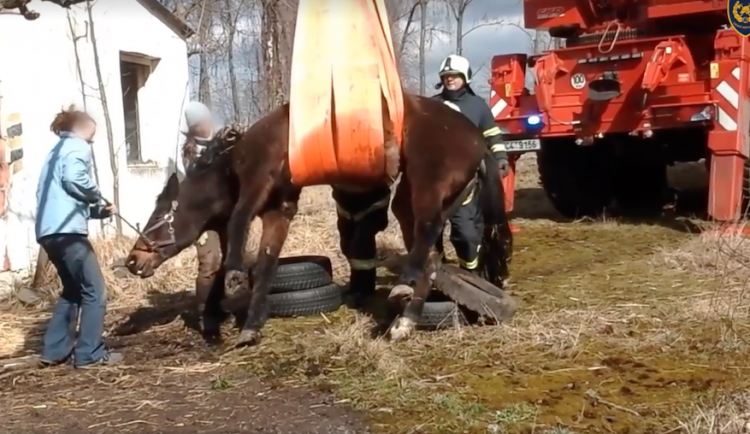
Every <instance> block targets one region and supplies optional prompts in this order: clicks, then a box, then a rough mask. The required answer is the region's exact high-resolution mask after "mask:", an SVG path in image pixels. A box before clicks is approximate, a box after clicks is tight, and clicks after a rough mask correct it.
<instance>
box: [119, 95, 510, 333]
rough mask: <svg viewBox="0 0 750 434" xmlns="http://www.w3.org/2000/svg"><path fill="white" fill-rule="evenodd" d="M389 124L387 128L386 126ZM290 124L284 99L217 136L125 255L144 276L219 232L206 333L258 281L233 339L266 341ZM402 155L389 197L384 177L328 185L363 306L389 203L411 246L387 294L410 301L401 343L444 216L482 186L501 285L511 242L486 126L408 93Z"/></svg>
mask: <svg viewBox="0 0 750 434" xmlns="http://www.w3.org/2000/svg"><path fill="white" fill-rule="evenodd" d="M384 119H388V117H387V116H384ZM385 123H386V121H384V130H385V131H388V129H387V128H388V127H390V125H385ZM288 131H289V106H288V104H285V105H283V106H281V107H279V108H278V109H276V110H274V111H273V112H271V113H270V114H268V115H267V116H265V117H264V118H262V119H261V120H259V121H258V122H256V123H255V124H253V125H252V126H251V127H250V128H248V129H247V130H245V131H243V132H238V131H233V130H231V129H230V131H228V132H227V131H224V132H223V133H221V136H222V137H217V138H215V140H214V144H212V145H211V146H209V147H208V148H207V150H206V151H205V153H204V154H203V155H202V156H201V157H200V158H199V161H198V162H197V163H196V168H195V169H194V170H192V171H190V172H189V173H188V174H187V176H186V178H185V180H184V181H183V182H182V184H180V183H179V182H178V181H177V179H176V177H172V178H171V179H170V180H169V181H168V183H167V185H166V186H165V188H164V191H163V192H162V193H161V194H160V195H159V197H158V198H157V200H156V206H155V209H154V211H153V213H152V215H151V217H150V218H149V220H148V222H147V224H146V226H145V230H144V231H143V234H142V236H140V237H139V238H138V239H137V240H136V242H135V244H134V246H133V248H132V250H131V252H130V254H129V255H128V258H127V260H126V266H127V268H128V269H129V270H130V272H131V273H133V274H136V275H139V276H141V277H144V278H145V277H148V276H150V275H153V273H154V270H155V269H156V268H157V267H158V266H159V265H160V264H162V263H163V262H164V261H165V260H167V259H168V258H171V257H173V256H175V255H177V254H178V253H179V252H180V251H181V250H183V249H185V248H186V247H188V246H190V245H191V244H192V243H194V242H195V241H196V240H197V239H198V237H199V236H200V234H201V233H202V232H203V231H205V230H209V229H210V230H215V231H217V232H218V233H219V237H220V239H221V242H222V254H223V258H224V261H223V262H224V263H223V267H224V269H223V270H222V272H221V273H220V275H219V276H218V278H217V281H216V283H215V284H214V286H213V287H212V290H211V293H210V294H209V295H208V296H207V297H206V299H205V306H204V308H203V312H202V316H203V324H204V333H207V334H211V333H216V332H217V329H218V327H220V325H221V321H222V318H223V315H225V310H223V309H222V307H221V306H222V302H221V300H222V299H223V298H224V297H225V296H226V295H227V293H228V295H230V296H235V295H236V293H237V292H238V291H239V292H242V293H244V292H247V291H248V290H250V288H249V286H251V285H252V288H251V297H250V303H249V307H248V310H247V319H246V321H245V323H244V325H243V327H242V330H241V332H240V334H239V336H238V338H237V342H236V344H237V345H254V344H257V343H258V342H260V339H261V333H260V332H261V329H262V327H263V325H264V324H265V322H266V320H267V318H268V306H267V297H268V294H269V292H270V283H271V280H272V279H273V278H274V276H275V270H276V267H277V265H278V259H279V255H280V253H281V249H282V247H283V244H284V242H285V240H286V238H287V235H288V232H289V226H290V223H291V221H292V219H293V218H294V216H295V215H296V213H297V203H298V200H299V197H300V194H301V191H302V188H301V187H299V186H297V185H295V184H294V182H293V181H292V177H291V173H290V170H289V163H288V146H289V143H288V142H289V133H288ZM398 158H399V159H398V162H399V164H398V170H399V172H400V179H399V180H398V182H397V184H396V186H395V194H394V195H393V199H392V201H391V186H392V182H391V181H390V180H389V179H383V181H382V182H378V183H370V184H369V185H368V184H363V183H361V182H359V183H358V181H356V180H352V181H351V182H346V180H344V181H345V182H340V183H336V184H335V185H332V187H333V193H332V195H333V198H334V200H335V201H336V204H337V210H338V219H337V229H338V231H339V235H340V239H341V241H340V248H341V250H342V253H343V254H344V256H345V257H346V258H347V259H348V261H349V264H350V268H351V273H350V278H349V291H350V293H351V294H352V295H353V297H354V298H355V300H356V304H358V305H359V306H361V305H362V304H363V303H365V302H366V300H367V299H368V298H369V296H370V295H372V294H373V293H374V291H375V286H376V285H375V283H376V268H377V266H378V263H377V261H376V260H375V256H376V242H375V237H376V235H377V234H378V233H379V232H381V231H383V230H385V228H386V227H387V225H388V205H389V202H391V210H392V211H393V214H394V215H395V217H396V219H397V220H398V223H399V226H400V228H401V232H402V235H403V239H404V244H405V246H406V249H407V251H408V255H407V259H406V262H405V265H404V266H403V268H402V270H401V272H400V275H399V278H398V281H399V284H398V285H397V286H396V287H394V288H393V290H392V291H391V296H392V298H398V299H400V300H401V301H402V302H403V303H402V306H403V311H402V313H401V315H400V316H398V317H397V318H396V320H395V322H394V323H393V324H392V325H391V328H390V330H389V333H390V337H391V339H392V340H394V341H395V340H400V339H404V338H406V337H408V336H409V335H410V334H411V332H412V331H413V330H414V329H415V326H416V323H417V320H418V319H419V317H420V316H421V313H422V309H423V307H424V303H425V300H426V299H427V296H428V295H429V292H430V287H431V280H432V279H434V276H435V270H436V267H437V266H438V263H439V262H440V260H439V258H438V257H437V255H433V256H431V255H430V252H431V249H432V248H433V247H434V246H435V245H436V242H437V240H438V238H439V237H440V236H441V235H442V230H443V225H444V222H445V221H446V220H447V218H448V217H450V216H451V215H452V214H453V213H454V212H455V211H456V210H457V209H458V207H459V206H461V204H462V202H463V201H464V200H465V199H467V197H468V196H469V195H472V194H478V195H479V203H480V208H481V214H482V218H483V220H484V222H485V230H484V233H483V239H482V246H481V251H480V269H481V270H483V273H482V274H483V276H484V277H485V278H486V279H487V280H488V281H490V282H491V283H493V284H495V285H497V286H498V287H502V284H503V280H504V279H505V278H507V276H508V275H509V263H510V260H511V255H512V243H513V236H512V234H511V231H510V226H509V223H508V218H507V215H506V213H505V206H504V204H505V197H504V192H503V188H502V186H501V184H500V182H499V177H498V165H497V162H496V161H495V160H494V159H493V157H492V156H491V155H490V153H489V150H488V149H487V146H486V144H485V141H484V138H483V135H482V133H481V132H480V131H479V129H478V128H477V127H476V126H474V125H473V124H472V123H471V122H470V121H469V120H468V119H467V118H466V117H465V116H464V115H463V114H461V113H458V112H456V111H455V110H453V109H451V108H450V107H447V106H446V105H444V104H443V103H442V102H440V101H438V100H435V99H431V98H427V97H422V96H416V95H408V94H407V95H406V96H405V101H404V130H403V145H402V146H401V148H400V152H399V154H398ZM255 217H259V218H260V219H261V221H262V223H263V232H262V235H261V240H260V246H259V250H258V256H257V262H256V263H255V265H254V267H253V273H252V276H248V273H247V271H246V270H245V269H244V267H243V256H244V252H245V245H246V242H247V232H248V227H249V224H250V222H251V221H252V220H253V219H254V218H255ZM222 283H223V285H222ZM202 301H203V300H202Z"/></svg>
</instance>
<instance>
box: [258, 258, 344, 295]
mask: <svg viewBox="0 0 750 434" xmlns="http://www.w3.org/2000/svg"><path fill="white" fill-rule="evenodd" d="M332 275H333V266H332V265H331V259H330V258H328V257H326V256H314V255H311V256H289V257H286V258H279V265H278V267H277V268H276V277H275V278H274V280H273V281H272V283H271V294H282V293H285V292H292V291H304V290H307V289H314V288H319V287H322V286H328V285H330V284H331V283H332V282H333V280H332Z"/></svg>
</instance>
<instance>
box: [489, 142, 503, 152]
mask: <svg viewBox="0 0 750 434" xmlns="http://www.w3.org/2000/svg"><path fill="white" fill-rule="evenodd" d="M490 151H492V153H493V154H494V153H497V152H505V145H503V144H502V143H498V144H497V145H492V147H491V148H490Z"/></svg>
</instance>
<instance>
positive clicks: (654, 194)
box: [615, 161, 669, 217]
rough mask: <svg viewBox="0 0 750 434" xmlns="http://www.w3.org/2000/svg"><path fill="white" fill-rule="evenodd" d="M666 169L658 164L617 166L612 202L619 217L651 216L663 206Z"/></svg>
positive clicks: (625, 163) (664, 165) (623, 164)
mask: <svg viewBox="0 0 750 434" xmlns="http://www.w3.org/2000/svg"><path fill="white" fill-rule="evenodd" d="M668 188H669V183H668V181H667V165H666V164H660V163H658V162H657V163H653V164H649V163H645V164H644V163H641V162H631V161H621V162H618V164H617V168H616V170H615V200H616V201H617V208H618V211H619V213H620V214H622V215H625V216H640V217H646V216H653V215H658V214H660V213H661V211H662V209H663V207H664V205H665V204H666V202H667V192H668Z"/></svg>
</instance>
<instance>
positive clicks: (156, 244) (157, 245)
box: [136, 200, 179, 256]
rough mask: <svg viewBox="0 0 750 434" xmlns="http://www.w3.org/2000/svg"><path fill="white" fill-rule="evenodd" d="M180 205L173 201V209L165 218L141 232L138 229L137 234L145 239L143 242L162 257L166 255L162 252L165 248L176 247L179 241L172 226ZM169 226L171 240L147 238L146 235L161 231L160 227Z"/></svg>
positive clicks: (168, 231)
mask: <svg viewBox="0 0 750 434" xmlns="http://www.w3.org/2000/svg"><path fill="white" fill-rule="evenodd" d="M178 205H179V203H178V202H177V201H176V200H173V201H172V207H171V209H170V210H169V212H167V213H166V214H164V216H163V217H162V218H161V219H160V220H159V221H157V222H156V223H154V224H153V225H152V226H149V227H147V228H146V229H144V230H143V232H141V231H140V230H138V229H137V228H136V232H137V233H138V235H139V236H140V237H141V239H143V241H144V242H145V243H146V246H147V247H148V248H149V250H151V251H152V252H155V253H158V254H160V255H162V256H163V255H164V253H163V252H162V248H163V247H167V246H171V245H174V244H175V243H176V242H177V240H176V239H175V237H174V227H173V226H172V222H174V213H175V212H177V206H178ZM164 225H167V233H168V234H169V238H168V239H167V240H162V241H158V240H152V239H150V238H149V237H147V236H146V234H148V233H151V232H153V231H155V230H156V229H159V228H160V227H162V226H164Z"/></svg>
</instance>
